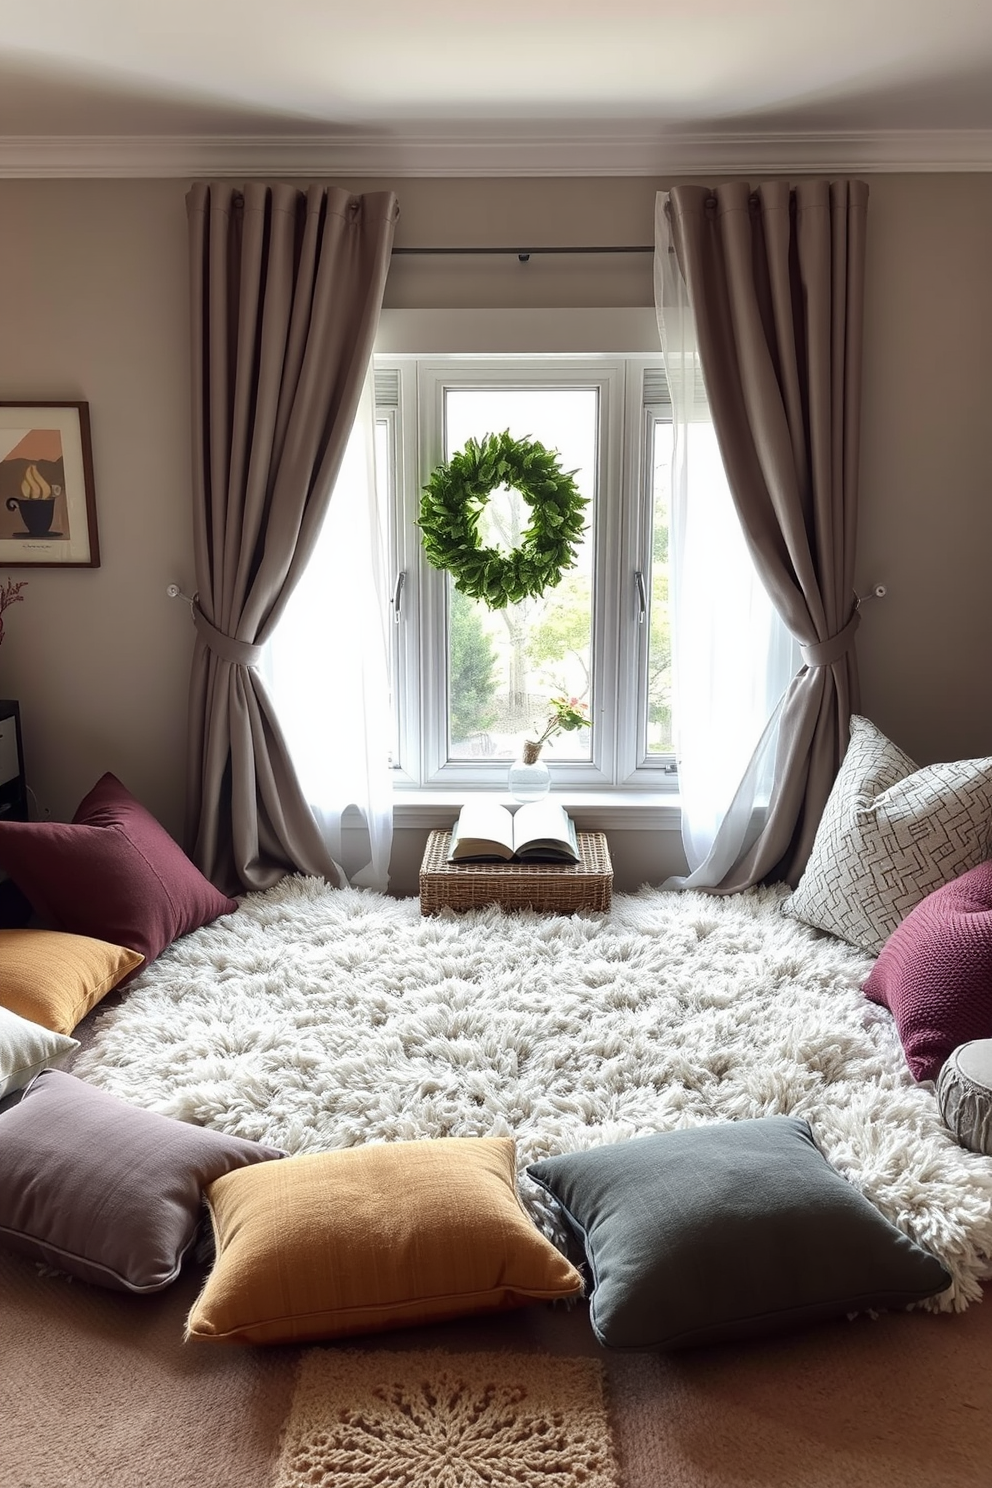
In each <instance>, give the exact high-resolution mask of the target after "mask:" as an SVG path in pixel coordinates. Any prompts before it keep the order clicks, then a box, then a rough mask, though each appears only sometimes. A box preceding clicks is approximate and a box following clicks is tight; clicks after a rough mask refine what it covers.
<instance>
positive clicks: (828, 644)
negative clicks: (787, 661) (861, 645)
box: [799, 610, 861, 667]
mask: <svg viewBox="0 0 992 1488" xmlns="http://www.w3.org/2000/svg"><path fill="white" fill-rule="evenodd" d="M860 624H861V616H860V614H859V613H858V611H857V610H855V612H854V614H853V615H852V616H851V618H850V620H848V622H847V624H846V625H845V626H844V628H843V630H839V631H838V632H837V634H836V635H832V636H828V637H827V639H826V640H825V641H813V642H812V644H811V645H809V646H800V647H799V654H800V656H801V657H802V659H803V661H804V662H805V663H806V665H807V666H808V667H825V666H832V665H833V664H834V662H835V661H840V659H841V657H842V656H843V655H845V653H846V652H848V651H850V649H851V647H852V646H853V645H854V632H855V631H856V630H857V628H858V626H859V625H860Z"/></svg>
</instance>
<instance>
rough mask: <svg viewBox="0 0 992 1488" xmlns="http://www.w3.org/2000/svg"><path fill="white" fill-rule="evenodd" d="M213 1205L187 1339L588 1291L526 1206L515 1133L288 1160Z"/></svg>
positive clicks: (366, 1325)
mask: <svg viewBox="0 0 992 1488" xmlns="http://www.w3.org/2000/svg"><path fill="white" fill-rule="evenodd" d="M263 1169H264V1171H263ZM206 1198H207V1202H208V1205H209V1208H210V1214H211V1218H212V1221H213V1228H214V1239H215V1242H216V1247H217V1255H216V1261H215V1263H214V1266H213V1269H212V1271H211V1272H210V1275H209V1276H208V1278H207V1281H206V1284H205V1286H204V1288H203V1291H202V1293H201V1295H200V1297H199V1299H198V1301H197V1302H196V1304H195V1305H194V1307H193V1309H192V1311H191V1313H190V1316H189V1319H188V1323H187V1336H188V1337H189V1338H198V1339H207V1340H215V1341H227V1342H236V1343H298V1342H303V1341H305V1340H308V1339H318V1338H336V1337H341V1336H344V1335H347V1334H356V1333H373V1332H379V1331H382V1330H383V1329H388V1328H396V1327H404V1326H411V1325H414V1324H419V1323H425V1322H432V1321H439V1320H441V1319H443V1318H453V1317H459V1316H462V1315H464V1314H467V1313H481V1312H494V1311H499V1310H501V1309H504V1308H511V1307H520V1306H523V1305H526V1304H527V1303H530V1302H535V1301H538V1300H542V1299H553V1298H558V1297H570V1296H576V1295H578V1294H579V1293H581V1291H582V1278H581V1277H580V1275H579V1273H578V1272H577V1271H576V1269H575V1268H574V1266H572V1265H571V1264H570V1263H569V1261H568V1260H566V1258H565V1257H564V1256H563V1255H562V1254H561V1253H560V1252H559V1251H558V1250H556V1248H555V1247H554V1246H553V1245H552V1244H551V1242H550V1241H549V1240H547V1239H545V1237H544V1236H543V1235H542V1234H541V1232H540V1231H539V1230H538V1229H537V1227H536V1226H535V1225H534V1223H533V1222H532V1221H531V1219H530V1218H529V1217H528V1216H527V1214H526V1213H525V1211H524V1209H523V1208H522V1206H521V1204H520V1200H519V1198H518V1196H517V1189H516V1168H515V1149H514V1143H513V1141H512V1139H510V1138H508V1137H443V1138H437V1139H436V1140H433V1141H420V1142H388V1143H370V1144H368V1145H365V1146H361V1147H348V1148H344V1149H342V1150H339V1151H333V1152H319V1153H314V1154H308V1155H303V1156H298V1157H290V1158H287V1159H285V1160H284V1161H283V1162H278V1163H263V1164H259V1166H258V1167H257V1168H254V1169H245V1170H244V1171H243V1172H239V1173H230V1174H227V1175H225V1176H224V1177H223V1178H219V1179H218V1180H217V1181H216V1182H215V1183H212V1184H210V1186H209V1188H208V1189H207V1190H206Z"/></svg>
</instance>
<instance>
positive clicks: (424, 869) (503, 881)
mask: <svg viewBox="0 0 992 1488" xmlns="http://www.w3.org/2000/svg"><path fill="white" fill-rule="evenodd" d="M576 836H577V837H578V842H579V852H580V853H581V854H582V861H581V863H449V862H448V847H449V844H450V842H451V833H450V832H431V833H430V835H429V836H428V838H427V848H426V851H425V852H424V860H423V862H422V863H421V865H420V912H421V914H425V915H429V914H438V913H439V911H440V910H442V909H456V910H460V909H479V908H481V907H482V905H484V904H500V905H502V907H503V908H504V909H537V910H540V911H541V912H542V913H544V914H574V913H575V912H576V910H583V909H609V907H610V903H611V901H612V897H613V864H612V863H611V862H610V850H609V848H608V846H607V843H606V833H605V832H578V833H576Z"/></svg>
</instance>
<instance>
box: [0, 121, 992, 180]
mask: <svg viewBox="0 0 992 1488" xmlns="http://www.w3.org/2000/svg"><path fill="white" fill-rule="evenodd" d="M453 128H454V126H453ZM990 170H992V130H984V129H968V130H961V129H957V130H934V131H910V130H882V131H877V132H875V133H870V132H866V133H853V132H846V133H841V132H838V133H818V134H812V133H807V134H789V133H779V134H771V133H753V134H694V133H688V132H685V131H680V132H662V131H654V132H652V133H641V134H635V133H631V134H625V135H621V134H618V133H617V132H616V131H615V129H614V130H613V132H610V131H609V130H608V129H605V128H604V131H603V132H602V133H600V134H595V133H592V132H590V133H588V134H582V135H580V134H578V133H574V134H566V133H562V134H560V135H558V136H551V135H548V134H545V135H542V136H537V135H535V136H525V135H523V134H509V133H507V134H503V135H500V134H498V133H496V132H489V133H485V132H482V131H476V132H475V133H474V134H473V133H472V132H471V131H470V130H465V129H464V128H460V129H459V132H458V133H457V134H455V133H452V134H450V135H445V134H440V133H432V134H420V135H418V134H416V133H415V132H413V131H405V132H403V133H396V134H393V135H386V134H379V135H372V134H369V135H352V136H328V135H324V136H317V135H280V136H275V135H255V136H250V135H226V136H222V135H214V136H201V137H194V136H192V135H190V136H186V135H128V136H125V135H120V136H116V135H91V136H73V137H68V136H67V137H58V136H42V135H36V136H28V135H25V136H13V135H6V136H0V178H2V179H17V178H29V179H46V178H60V177H81V178H85V177H90V178H97V177H100V178H142V179H149V178H154V177H182V178H187V177H203V176H211V177H224V176H237V177H250V176H274V177H287V176H290V177H293V176H303V177H314V176H362V177H378V176H383V177H390V178H396V177H415V176H431V177H445V176H451V177H458V176H462V177H466V176H483V177H486V176H492V177H496V176H662V177H668V176H683V175H698V174H700V173H709V174H718V175H722V174H728V175H740V174H744V173H751V174H753V173H755V172H758V171H760V172H763V173H768V174H781V173H790V174H810V173H819V172H823V171H843V172H849V171H856V172H860V173H871V172H881V173H888V174H895V173H900V172H917V171H943V172H958V171H990Z"/></svg>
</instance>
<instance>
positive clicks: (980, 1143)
mask: <svg viewBox="0 0 992 1488" xmlns="http://www.w3.org/2000/svg"><path fill="white" fill-rule="evenodd" d="M935 1093H936V1096H937V1105H938V1106H939V1107H940V1114H941V1116H943V1118H944V1121H945V1122H946V1123H947V1125H948V1127H949V1128H950V1130H951V1131H952V1132H953V1133H954V1135H955V1136H956V1137H957V1139H958V1141H959V1142H960V1143H961V1146H962V1147H967V1148H968V1149H969V1151H971V1152H981V1153H983V1154H984V1155H985V1156H986V1157H992V1039H970V1040H969V1042H968V1043H966V1044H962V1045H961V1046H960V1048H957V1049H955V1050H954V1051H953V1052H952V1053H951V1054H950V1055H949V1056H948V1058H947V1061H946V1062H945V1064H944V1067H943V1068H942V1070H941V1072H940V1074H939V1075H938V1077H937V1089H936V1092H935Z"/></svg>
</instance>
